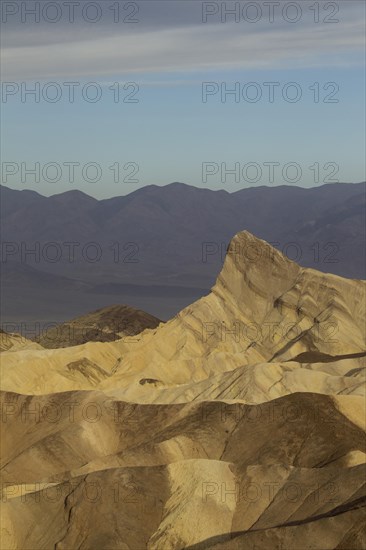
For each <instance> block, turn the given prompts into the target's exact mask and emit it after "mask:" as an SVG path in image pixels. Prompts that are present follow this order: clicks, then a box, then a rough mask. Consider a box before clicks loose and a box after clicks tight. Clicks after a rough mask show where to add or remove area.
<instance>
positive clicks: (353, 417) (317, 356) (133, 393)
mask: <svg viewBox="0 0 366 550" xmlns="http://www.w3.org/2000/svg"><path fill="white" fill-rule="evenodd" d="M364 299H365V283H364V282H363V281H352V280H346V279H342V278H340V277H337V276H334V275H328V274H323V273H320V272H317V271H314V270H311V269H304V268H301V267H299V266H298V265H297V264H295V263H293V262H290V261H289V260H288V259H287V258H285V257H284V256H283V255H282V254H281V253H279V252H278V251H276V250H274V249H273V248H272V247H270V246H269V245H268V244H267V243H265V242H264V241H261V240H259V239H256V238H255V237H254V236H253V235H251V234H250V233H248V232H243V233H240V234H238V235H236V236H235V237H234V239H233V240H232V241H231V243H230V246H229V249H228V253H227V256H226V260H225V264H224V267H223V270H222V272H221V274H220V276H219V277H218V280H217V282H216V284H215V286H214V287H213V289H212V291H211V293H210V294H209V295H208V296H206V297H204V298H202V299H200V300H199V301H197V302H195V303H194V304H192V305H191V306H189V307H187V308H186V309H184V310H183V311H181V312H180V313H179V314H178V315H177V316H176V317H175V318H174V319H172V320H171V321H169V322H167V323H166V324H161V325H159V326H158V327H152V328H150V329H148V330H145V331H144V332H143V333H141V334H138V335H137V336H135V337H134V338H133V341H131V340H128V339H126V338H124V337H122V338H121V339H119V340H116V341H111V342H87V343H83V344H81V345H79V346H75V347H65V348H62V349H42V348H41V349H35V348H33V347H32V346H34V345H35V344H34V343H28V345H27V344H26V343H25V344H24V345H23V346H22V347H21V348H20V349H18V350H17V348H16V347H15V348H13V350H11V349H9V350H8V351H4V352H3V353H2V354H1V359H2V361H1V374H2V389H3V392H2V396H1V397H2V411H3V422H2V430H3V439H2V441H3V445H2V465H3V469H2V472H3V474H2V475H3V512H2V513H3V518H2V529H3V546H4V548H9V549H11V548H13V549H29V550H30V549H32V550H34V548H37V549H38V548H40V549H41V548H42V549H43V548H44V549H51V548H52V549H57V550H66V549H67V550H68V549H70V548H80V549H83V550H86V549H87V550H94V549H96V548H106V549H107V548H108V549H116V550H117V549H118V550H119V549H126V550H135V549H136V550H140V549H143V548H148V549H149V550H160V549H164V550H165V549H172V550H173V549H174V550H175V549H181V550H183V549H192V550H193V549H194V550H203V549H206V548H209V549H220V550H242V549H253V550H254V549H257V550H258V549H259V548H260V549H262V548H264V549H265V550H272V549H274V548H278V549H283V550H307V549H309V550H310V549H316V550H324V549H326V550H328V549H329V550H333V549H336V548H337V549H362V548H365V547H366V539H365V530H364V521H363V520H364V518H365V515H364V511H365V508H364V506H365V478H366V470H365V457H366V440H365V418H366V415H365V394H364V386H365V384H364V381H365V367H364V357H365V342H364V326H365V325H364V323H365V311H364ZM93 315H94V314H91V316H92V318H93ZM106 325H107V323H106ZM106 325H105V326H106ZM34 526H36V527H34Z"/></svg>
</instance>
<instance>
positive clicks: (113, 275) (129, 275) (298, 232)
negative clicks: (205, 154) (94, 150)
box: [1, 182, 366, 318]
mask: <svg viewBox="0 0 366 550" xmlns="http://www.w3.org/2000/svg"><path fill="white" fill-rule="evenodd" d="M365 197H366V193H365V183H359V184H346V183H339V184H327V185H322V186H319V187H314V188H306V189H305V188H301V187H291V186H277V187H252V188H245V189H242V190H240V191H236V192H233V193H229V192H228V191H225V190H218V191H216V190H210V189H203V188H196V187H193V186H190V185H186V184H183V183H178V182H175V183H172V184H170V185H166V186H163V187H159V186H156V185H149V186H146V187H143V188H140V189H138V190H136V191H134V192H132V193H130V194H128V195H125V196H116V197H113V198H110V199H104V200H97V199H95V198H93V197H90V196H89V195H87V194H85V193H83V192H81V191H76V190H74V191H67V192H65V193H61V194H57V195H52V196H50V197H44V196H42V195H39V194H38V193H36V192H34V191H26V190H24V191H15V190H12V189H9V188H7V187H1V198H2V201H1V203H2V204H1V211H2V240H3V243H13V244H12V245H11V244H10V245H6V244H5V248H4V245H3V249H2V263H3V264H4V265H5V266H7V268H6V271H9V270H10V267H9V266H11V272H12V273H14V274H15V272H16V271H17V270H21V273H22V280H24V277H25V274H24V272H25V267H32V268H35V269H36V270H38V271H39V272H45V273H47V274H52V275H54V276H56V275H57V277H64V278H67V279H71V280H73V281H77V284H75V285H74V286H75V288H78V287H79V286H80V282H81V283H83V284H84V285H85V288H86V287H88V293H89V297H90V296H94V297H96V296H97V295H99V290H100V289H101V288H103V289H106V288H110V289H112V291H108V293H109V292H111V293H112V294H113V293H114V294H113V298H112V297H111V302H112V303H116V302H123V303H130V304H131V305H133V306H136V307H138V308H141V309H143V310H146V311H150V313H152V314H154V315H157V316H158V317H162V318H168V317H170V316H171V315H172V314H174V313H176V312H177V311H178V310H179V309H181V308H182V307H184V305H185V303H184V301H180V302H179V304H178V303H177V304H175V305H174V298H171V296H172V293H173V294H174V290H171V291H169V296H170V297H169V300H168V298H167V300H168V301H169V304H168V305H167V306H166V307H165V306H162V309H161V307H160V306H161V304H162V301H161V292H160V291H159V294H160V296H159V298H158V297H157V296H156V293H157V288H156V289H155V288H154V287H160V288H161V287H164V286H165V287H167V288H168V287H169V288H170V289H172V288H173V289H174V288H176V289H177V297H178V295H179V296H180V298H179V299H182V300H184V298H183V295H184V293H183V295H182V293H181V291H178V288H182V287H186V288H191V289H192V292H191V294H190V295H189V297H188V298H187V300H186V304H188V303H190V302H192V301H193V300H194V299H196V298H198V297H199V296H200V295H202V294H200V290H199V289H203V292H204V291H205V289H206V290H208V289H209V288H210V287H211V286H212V284H213V283H214V280H215V277H216V275H217V273H218V272H219V270H220V268H221V266H222V262H223V259H224V255H225V250H226V247H227V245H228V243H229V241H230V238H231V237H232V235H233V234H236V233H237V232H239V231H242V230H248V231H250V232H251V233H253V234H255V235H256V236H257V237H259V238H261V239H265V240H266V241H267V242H270V243H273V245H274V246H275V247H276V248H278V249H279V250H280V251H282V252H284V253H285V254H287V255H288V256H289V258H290V259H292V260H294V261H296V262H298V263H299V264H300V265H302V266H304V267H312V268H315V269H317V270H320V271H323V272H331V273H334V274H337V275H341V276H344V277H349V278H355V279H363V278H365V252H364V249H365V205H366V201H365ZM22 243H23V244H22ZM68 243H77V246H75V256H74V257H73V258H72V259H71V261H70V245H69V244H68ZM90 243H94V245H93V244H90ZM6 246H8V247H10V248H6ZM11 246H13V249H11ZM22 246H23V248H24V250H26V249H28V250H32V249H34V247H37V246H38V253H37V254H38V257H36V256H35V255H34V254H33V255H32V254H31V253H30V254H23V257H22V254H21V251H22ZM85 247H86V248H85ZM6 250H7V251H8V254H7V257H6V255H5V256H4V251H6ZM57 252H60V258H59V259H56V261H54V257H55V254H56V255H57ZM98 253H99V255H100V258H97V260H96V261H93V258H94V257H95V256H96V257H97V256H98ZM5 261H6V263H5ZM34 275H35V273H34V272H32V274H30V276H31V279H32V281H31V282H30V283H29V284H25V283H24V286H25V287H27V288H28V287H29V286H32V288H33V295H34V303H32V304H30V305H29V307H28V306H27V307H28V309H29V310H31V311H34V312H35V314H37V308H38V305H37V304H40V306H39V307H41V309H42V311H43V312H46V313H44V314H43V318H44V315H46V317H47V311H46V310H47V307H46V306H47V303H48V302H49V296H47V298H46V297H45V296H43V292H44V289H43V287H42V283H41V281H40V284H39V285H38V284H37V282H36V281H35V276H34ZM16 278H17V277H16V276H15V275H14V278H12V277H8V281H6V283H5V288H6V289H9V290H7V291H6V294H7V297H6V299H5V301H6V302H7V301H8V299H9V302H10V300H11V297H12V293H14V292H15V291H14V290H12V288H13V286H15V285H14V284H12V280H14V281H15V280H16ZM43 278H44V277H43ZM9 279H10V280H9ZM40 279H41V277H40ZM59 282H60V283H61V282H62V280H61V279H59ZM131 283H133V284H134V285H141V287H143V290H144V293H145V294H146V288H147V287H150V288H151V294H150V297H149V301H148V302H146V300H144V299H141V302H138V303H137V302H136V303H135V302H133V301H132V303H131V302H130V301H129V299H128V294H126V295H123V296H120V295H119V290H118V288H123V287H120V286H119V285H128V284H131ZM58 286H59V285H58ZM61 286H62V285H61ZM65 286H67V287H68V288H70V282H68V283H67V284H66V280H65ZM71 286H72V285H71ZM93 289H95V290H93ZM59 290H60V289H59ZM65 291H66V289H65ZM19 292H20V293H21V292H22V290H21V289H19V287H18V288H17V290H16V293H17V294H16V296H15V297H16V299H18V296H19ZM104 293H105V291H104ZM115 293H117V294H115ZM64 299H65V297H63V298H62V301H63V302H64ZM66 299H67V298H66ZM80 299H81V298H80ZM90 299H91V298H90ZM95 299H96V298H95ZM177 299H178V298H177ZM29 300H30V297H29V293H28V294H27V296H24V299H23V302H24V303H26V302H29ZM83 300H84V298H83ZM98 300H99V301H98V302H97V301H95V302H92V303H87V302H86V298H85V301H84V302H83V304H80V307H79V308H78V309H76V310H72V311H69V312H67V313H66V314H65V318H70V317H71V316H72V315H77V314H79V313H81V312H83V311H85V310H89V309H92V308H93V307H94V308H97V307H101V306H104V305H106V304H105V302H102V301H101V299H99V298H98ZM157 300H158V301H157ZM18 301H19V302H20V299H19V300H18ZM4 308H5V309H6V310H7V312H8V315H7V316H9V315H10V317H11V316H13V317H14V315H15V316H18V315H19V314H21V313H22V311H21V305H20V303H19V305H18V306H17V308H18V309H17V311H16V312H15V310H12V309H11V306H10V304H9V303H7V304H5V306H4ZM156 308H157V309H156ZM159 308H160V309H159ZM57 311H60V307H58V308H57ZM23 313H24V315H25V310H24V311H23ZM13 314H14V315H13Z"/></svg>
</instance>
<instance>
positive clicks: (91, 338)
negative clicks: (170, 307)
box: [37, 305, 161, 349]
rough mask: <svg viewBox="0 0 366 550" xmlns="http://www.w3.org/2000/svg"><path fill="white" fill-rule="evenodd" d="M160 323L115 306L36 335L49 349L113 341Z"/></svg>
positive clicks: (127, 308)
mask: <svg viewBox="0 0 366 550" xmlns="http://www.w3.org/2000/svg"><path fill="white" fill-rule="evenodd" d="M159 323H161V321H160V320H159V319H157V318H156V317H154V316H153V315H149V314H148V313H145V312H144V311H141V310H139V309H135V308H133V307H130V306H125V305H115V306H109V307H105V308H101V309H98V310H96V311H93V312H91V313H88V314H86V315H82V316H80V317H76V318H75V319H72V320H71V321H66V322H65V323H61V324H60V325H57V326H55V327H52V328H49V329H48V330H47V331H45V333H44V334H42V335H41V336H40V337H38V338H37V342H39V343H40V344H41V345H42V346H43V347H44V348H49V349H56V348H66V347H70V346H78V345H80V344H85V343H86V342H113V341H115V340H119V339H120V338H123V337H128V336H135V335H136V334H139V333H140V332H142V331H143V330H145V329H146V328H156V327H157V326H158V325H159Z"/></svg>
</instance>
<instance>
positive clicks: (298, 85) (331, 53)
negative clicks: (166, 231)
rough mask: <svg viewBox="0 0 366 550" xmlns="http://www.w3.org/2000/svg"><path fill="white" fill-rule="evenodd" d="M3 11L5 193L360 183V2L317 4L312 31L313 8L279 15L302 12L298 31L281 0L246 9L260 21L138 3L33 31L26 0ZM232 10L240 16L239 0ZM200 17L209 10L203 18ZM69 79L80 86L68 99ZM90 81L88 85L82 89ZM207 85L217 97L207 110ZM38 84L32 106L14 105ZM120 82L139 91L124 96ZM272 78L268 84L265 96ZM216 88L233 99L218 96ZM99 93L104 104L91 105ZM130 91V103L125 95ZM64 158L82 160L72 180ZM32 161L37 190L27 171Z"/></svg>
mask: <svg viewBox="0 0 366 550" xmlns="http://www.w3.org/2000/svg"><path fill="white" fill-rule="evenodd" d="M8 4H12V5H14V4H19V12H18V13H17V14H14V15H12V14H9V15H7V16H6V17H7V21H6V22H3V29H4V32H3V40H2V47H3V54H2V55H3V70H2V73H3V74H2V79H3V82H4V83H5V84H4V83H3V90H2V91H3V93H2V103H1V111H2V118H3V121H2V134H3V140H2V142H3V145H2V161H3V164H2V173H3V178H2V183H3V184H5V185H7V186H9V187H12V188H14V189H22V188H31V189H35V190H37V191H39V192H40V193H42V194H45V195H51V194H54V193H58V192H62V191H66V190H69V189H73V188H78V189H81V190H83V191H84V192H86V193H88V194H90V195H92V196H95V197H98V198H102V197H109V196H114V195H121V194H126V193H129V192H131V191H133V190H134V189H136V188H138V187H141V186H144V185H149V184H157V185H165V184H168V183H170V182H172V181H182V182H185V183H188V184H191V185H196V186H203V187H209V188H211V189H221V188H223V189H227V190H228V191H233V190H236V189H240V188H243V187H249V186H251V185H279V184H284V183H285V184H291V185H302V186H313V185H318V184H322V183H324V182H325V183H327V182H330V181H332V180H333V181H337V180H339V181H349V182H351V181H352V182H357V181H362V180H364V179H365V176H364V174H365V161H364V149H365V136H364V117H365V104H364V93H365V78H364V54H363V46H364V4H363V2H353V1H347V2H346V1H343V2H333V3H329V2H328V3H327V2H319V3H318V5H319V23H316V22H314V12H313V11H312V10H311V9H310V6H313V5H314V2H303V1H302V2H295V3H293V4H295V7H291V6H290V7H289V8H288V10H289V11H288V12H285V16H288V18H295V17H296V15H298V14H296V12H295V11H294V10H295V8H296V5H297V6H300V8H301V17H300V19H299V20H298V21H297V22H294V23H291V22H290V21H288V20H286V18H284V15H283V13H282V9H283V7H284V5H285V4H288V3H286V2H281V3H280V7H279V8H277V6H276V9H278V10H279V11H278V12H274V14H275V15H274V21H273V23H270V22H269V16H268V13H267V11H266V4H265V3H264V2H256V3H254V2H251V3H250V4H257V6H259V9H260V10H261V13H262V16H261V18H260V19H259V20H258V21H257V22H256V23H249V22H248V21H247V20H245V19H243V15H242V14H243V11H241V12H239V19H240V20H239V21H238V22H234V21H233V20H231V19H230V17H228V18H227V21H226V22H221V15H222V12H223V4H225V3H221V2H219V3H215V2H213V3H212V2H211V3H202V2H195V3H193V2H169V3H168V2H154V1H145V2H137V3H132V8H128V9H125V10H124V11H123V9H124V8H125V7H126V3H124V2H119V3H118V4H119V7H120V10H121V14H123V16H124V17H125V14H126V13H129V10H133V9H135V8H134V6H135V4H136V5H137V6H138V8H139V11H138V13H137V14H136V15H135V16H134V17H135V18H136V19H138V22H136V23H133V24H127V23H121V22H120V23H117V24H115V23H114V22H113V21H112V20H111V16H112V12H111V10H109V12H108V11H106V10H107V9H108V8H109V7H110V6H112V5H113V4H114V2H108V0H107V1H105V2H104V3H103V4H102V3H100V4H99V5H100V6H101V10H102V11H101V13H102V15H101V19H100V21H98V22H96V23H94V24H91V23H88V22H85V21H84V20H83V18H82V17H81V15H80V13H79V12H76V13H75V21H74V22H73V23H70V21H68V20H67V17H66V14H65V13H64V12H63V13H62V17H61V19H60V21H58V22H56V23H50V21H47V20H45V17H44V16H43V17H42V13H41V15H40V22H39V23H34V22H32V21H31V20H30V18H29V16H27V20H26V21H24V22H23V23H22V21H21V13H20V8H21V6H20V4H22V3H21V2H18V3H16V2H11V3H8ZM30 4H35V3H34V2H33V3H32V2H28V6H29V5H30ZM41 4H42V3H41ZM84 4H85V3H84ZM96 4H97V5H98V3H96ZM236 4H237V5H238V4H239V7H240V9H241V10H242V9H246V4H248V2H240V3H236ZM329 4H331V6H329ZM226 5H227V6H228V7H233V6H234V5H235V2H227V3H226ZM337 7H339V10H338V9H337V10H336V8H337ZM61 8H62V2H60V9H61ZM102 8H103V9H102ZM12 9H13V8H12V6H11V7H10V8H9V10H10V11H11V10H12ZM62 9H63V8H62ZM248 9H249V11H247V12H246V13H247V15H248V17H254V16H255V14H254V11H250V9H251V7H250V6H249V8H248ZM252 9H254V8H252ZM202 10H206V11H207V10H208V11H210V10H211V11H216V10H217V13H215V14H213V15H207V22H206V23H204V22H203V21H202V13H203V12H202ZM337 11H338V13H337ZM333 12H334V13H333ZM55 13H56V12H55ZM60 13H61V12H60ZM89 13H90V14H91V16H93V12H92V11H90V12H89ZM257 13H260V12H257ZM49 16H50V18H52V17H53V13H52V12H51V11H50V12H49ZM3 17H4V14H3ZM325 18H328V19H338V22H333V23H325V22H323V20H324V19H325ZM3 21H4V19H3ZM67 82H75V83H77V85H76V84H75V85H74V93H75V99H74V102H73V103H71V102H70V101H69V90H70V85H65V83H67ZM90 82H94V83H96V85H97V86H89V87H86V88H85V85H86V84H88V83H90ZM204 82H206V83H210V84H209V85H208V87H207V89H208V90H209V91H212V94H211V95H207V96H206V101H205V102H204V101H203V100H202V92H203V89H204V90H205V89H206V87H205V85H204V84H203V83H204ZM36 83H37V86H39V90H40V95H39V102H38V103H36V102H35V101H34V96H31V95H28V96H25V98H24V97H23V99H22V90H23V92H24V90H25V87H27V88H28V89H30V88H31V87H32V86H33V87H34V86H35V85H36ZM50 83H54V84H56V86H55V85H54V84H50ZM114 83H118V84H117V85H114ZM126 83H134V84H129V86H128V87H127V89H125V90H124V89H123V86H124V84H126ZM265 83H267V84H265ZM268 83H276V84H275V85H273V86H274V87H273V90H274V97H273V101H269V87H270V86H269V84H268ZM289 83H292V84H289ZM293 83H294V84H293ZM111 86H113V88H112V89H110V88H111ZM117 86H118V88H119V93H120V97H119V101H118V102H116V101H115V100H116V96H115V93H116V89H117ZM225 86H226V89H227V90H230V89H234V88H235V87H236V90H237V95H236V96H235V95H234V94H228V95H226V98H225V95H224V96H223V98H222V97H221V90H223V91H224V90H225ZM324 86H326V89H324ZM83 87H84V88H83ZM82 89H84V90H86V91H85V94H90V95H86V96H85V95H84V97H83V95H82V92H81V90H82ZM96 92H99V93H100V94H101V98H100V100H99V101H97V102H92V101H93V98H94V93H96ZM56 93H59V94H61V95H60V100H59V101H57V102H52V100H53V98H54V97H55V94H56ZM255 93H258V94H261V97H259V96H258V101H257V102H253V101H251V100H253V98H254V94H255ZM286 93H287V95H286ZM128 94H130V99H134V100H135V102H131V103H129V102H124V101H123V99H124V98H125V99H126V100H127V99H128V97H127V96H128ZM296 94H298V98H299V100H298V101H296V102H295V101H293V100H294V98H295V95H296ZM300 94H301V97H300ZM44 96H45V97H46V99H45V98H44ZM225 99H226V100H225ZM88 100H89V101H88ZM70 162H71V163H73V162H75V163H78V164H77V165H75V167H74V170H75V172H74V181H70V180H71V179H72V178H70V177H69V176H70V166H69V164H65V163H70ZM4 163H5V164H4ZM22 163H23V165H22ZM35 163H39V164H38V167H39V168H37V169H39V173H40V177H39V181H38V182H35V179H34V176H33V175H31V174H28V173H26V171H25V169H26V168H32V167H34V165H35ZM49 163H51V164H49ZM53 163H55V164H53ZM89 163H95V164H96V165H97V167H96V166H94V165H93V164H89ZM116 163H118V165H119V168H120V171H119V177H117V175H116V174H117V172H116V166H117V164H116ZM204 163H206V164H204ZM271 163H275V164H273V165H271V166H272V170H273V172H272V175H274V178H273V177H270V176H271V172H270V170H271V169H270V166H269V165H270V164H271ZM55 165H56V167H55ZM57 166H58V167H59V168H57ZM111 166H113V167H114V168H113V169H112V168H110V167H111ZM311 167H312V168H311ZM225 168H226V170H227V171H228V172H227V173H226V174H225ZM83 169H84V170H83ZM230 170H231V171H234V172H235V173H231V174H230V173H229V171H230ZM12 172H14V174H12ZM42 174H43V175H44V174H45V175H46V176H45V177H43V175H42ZM129 175H130V176H129ZM128 176H129V177H128ZM94 177H95V179H97V178H99V177H100V179H99V180H98V181H95V182H93V181H92V180H93V179H94ZM52 179H55V180H58V181H54V182H52V181H51V180H52ZM115 179H118V180H119V181H114V180H115Z"/></svg>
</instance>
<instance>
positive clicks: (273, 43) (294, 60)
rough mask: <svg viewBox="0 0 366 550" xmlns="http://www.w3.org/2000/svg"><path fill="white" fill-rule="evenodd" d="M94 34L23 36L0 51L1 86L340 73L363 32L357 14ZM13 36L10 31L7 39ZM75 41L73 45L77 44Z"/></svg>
mask: <svg viewBox="0 0 366 550" xmlns="http://www.w3.org/2000/svg"><path fill="white" fill-rule="evenodd" d="M113 29H114V28H113V27H112V30H113ZM105 31H106V29H105V28H104V27H100V28H99V27H95V28H94V30H93V34H91V35H90V33H89V34H88V33H85V34H81V36H79V35H78V33H74V34H70V28H68V29H67V30H66V31H65V28H63V27H62V26H60V27H57V28H55V29H53V30H52V31H50V29H49V27H48V28H47V27H46V28H40V32H39V33H38V36H37V40H34V34H32V39H30V40H29V43H26V37H25V35H24V34H23V36H22V39H21V40H20V44H19V45H16V42H15V40H14V36H11V37H9V40H8V41H7V42H6V44H7V45H5V47H4V48H3V53H2V61H3V78H4V80H5V81H8V80H18V81H19V80H38V79H73V80H76V79H82V78H93V79H105V78H106V77H108V76H111V77H112V76H113V77H114V78H115V77H118V76H121V78H126V77H127V76H128V75H133V74H136V73H139V74H140V75H144V74H146V75H148V74H153V73H155V74H159V78H158V79H157V80H158V81H159V82H161V75H162V74H164V73H174V74H176V76H177V78H178V79H179V78H180V80H183V79H182V78H181V77H179V75H177V73H183V72H184V73H185V74H186V73H187V72H188V73H189V72H192V73H194V72H197V71H200V72H202V71H205V70H211V71H212V70H225V69H251V68H252V69H255V68H292V67H322V66H345V65H348V64H349V63H350V55H352V56H354V60H353V62H354V63H359V62H360V61H361V60H362V52H363V49H364V46H365V36H364V25H363V20H362V17H360V16H359V13H358V12H357V10H354V9H353V10H351V11H350V12H349V13H348V14H347V18H346V19H345V20H344V21H342V20H340V22H339V23H336V24H321V23H320V24H317V25H314V24H312V25H311V24H310V23H309V22H304V23H302V24H299V25H291V24H290V25H289V24H287V25H283V23H281V24H279V25H277V26H276V25H267V26H266V27H263V26H261V25H252V26H249V27H248V26H246V27H243V26H241V25H238V24H232V23H231V24H230V23H226V24H220V23H216V24H210V25H205V24H195V25H192V24H186V25H185V26H175V27H174V26H173V27H166V28H164V27H162V28H159V30H155V29H153V28H151V26H149V25H147V26H141V27H138V26H137V27H136V28H135V29H134V30H133V31H132V32H131V28H130V29H128V32H127V31H126V32H122V31H121V30H119V32H118V34H117V33H116V31H114V33H115V34H110V33H107V32H105ZM17 32H19V29H17V30H14V33H17ZM76 36H77V38H76Z"/></svg>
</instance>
